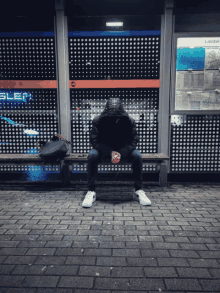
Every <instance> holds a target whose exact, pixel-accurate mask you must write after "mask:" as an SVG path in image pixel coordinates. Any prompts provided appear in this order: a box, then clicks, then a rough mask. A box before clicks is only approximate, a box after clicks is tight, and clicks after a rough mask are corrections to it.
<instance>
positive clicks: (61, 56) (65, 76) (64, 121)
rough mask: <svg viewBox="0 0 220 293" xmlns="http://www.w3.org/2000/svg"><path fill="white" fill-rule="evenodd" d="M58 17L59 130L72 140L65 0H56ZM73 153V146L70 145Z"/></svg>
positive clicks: (56, 19)
mask: <svg viewBox="0 0 220 293" xmlns="http://www.w3.org/2000/svg"><path fill="white" fill-rule="evenodd" d="M55 9H56V17H55V18H54V24H55V45H56V57H57V58H56V60H57V81H58V82H57V86H58V101H59V105H58V108H59V132H60V134H61V135H62V136H63V137H64V138H65V139H67V140H68V141H71V117H70V90H69V54H68V25H67V17H66V16H65V15H64V0H55ZM69 149H70V151H69V152H68V153H71V146H69Z"/></svg>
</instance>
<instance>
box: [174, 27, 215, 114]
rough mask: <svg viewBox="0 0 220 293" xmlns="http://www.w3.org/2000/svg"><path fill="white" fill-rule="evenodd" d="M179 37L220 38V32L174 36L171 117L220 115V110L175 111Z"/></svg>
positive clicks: (178, 34) (177, 34)
mask: <svg viewBox="0 0 220 293" xmlns="http://www.w3.org/2000/svg"><path fill="white" fill-rule="evenodd" d="M179 37H185V38H186V37H189V38H190V37H192V38H193V37H220V32H219V33H217V32H213V33H212V32H189V33H188V32H187V33H176V34H174V38H173V44H172V52H173V54H172V69H171V95H170V102H171V109H170V112H171V115H207V114H208V115H216V114H220V110H175V86H176V52H177V38H179Z"/></svg>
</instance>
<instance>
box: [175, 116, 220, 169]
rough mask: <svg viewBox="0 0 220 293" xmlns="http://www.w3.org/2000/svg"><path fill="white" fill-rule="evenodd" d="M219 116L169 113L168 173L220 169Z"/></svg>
mask: <svg viewBox="0 0 220 293" xmlns="http://www.w3.org/2000/svg"><path fill="white" fill-rule="evenodd" d="M219 125H220V115H186V116H183V115H172V116H171V147H170V150H171V154H170V158H171V159H170V172H171V173H178V172H181V173H182V172H187V173H195V172H219V171H220V157H219V151H220V139H219Z"/></svg>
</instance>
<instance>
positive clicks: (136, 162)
mask: <svg viewBox="0 0 220 293" xmlns="http://www.w3.org/2000/svg"><path fill="white" fill-rule="evenodd" d="M103 158H105V159H109V162H110V161H111V153H110V154H109V155H107V156H106V155H103V154H102V152H99V151H98V150H95V149H92V150H90V152H89V155H88V165H87V168H88V185H87V187H88V190H90V191H95V180H96V179H97V174H98V163H101V162H102V159H103ZM124 161H126V162H128V163H132V169H133V177H134V187H135V191H136V190H139V189H141V188H142V181H143V171H142V158H141V153H140V152H139V151H138V150H134V151H133V152H132V153H131V154H129V155H128V157H127V158H125V159H124ZM120 163H121V160H120V162H119V164H120ZM122 163H123V162H122Z"/></svg>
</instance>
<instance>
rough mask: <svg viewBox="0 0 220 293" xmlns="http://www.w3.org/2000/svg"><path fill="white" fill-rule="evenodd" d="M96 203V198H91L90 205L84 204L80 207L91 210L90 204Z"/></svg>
mask: <svg viewBox="0 0 220 293" xmlns="http://www.w3.org/2000/svg"><path fill="white" fill-rule="evenodd" d="M95 201H96V197H95V198H93V201H92V203H91V204H86V203H84V204H83V203H82V207H83V208H91V207H92V204H93V203H94V202H95Z"/></svg>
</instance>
